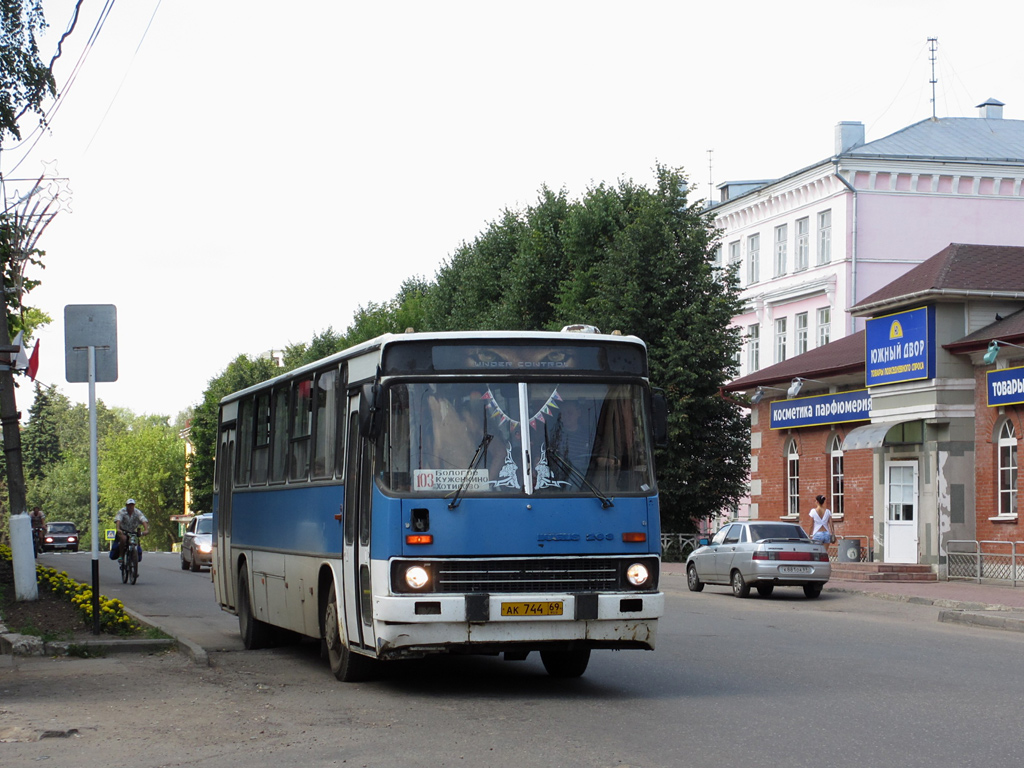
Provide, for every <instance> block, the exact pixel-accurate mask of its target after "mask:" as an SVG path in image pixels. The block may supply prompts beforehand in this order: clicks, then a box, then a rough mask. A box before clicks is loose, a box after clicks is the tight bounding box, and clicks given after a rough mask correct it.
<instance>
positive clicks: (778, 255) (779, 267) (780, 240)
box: [775, 224, 789, 277]
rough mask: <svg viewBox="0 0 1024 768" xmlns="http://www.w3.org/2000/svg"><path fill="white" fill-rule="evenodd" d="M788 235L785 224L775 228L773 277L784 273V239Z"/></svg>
mask: <svg viewBox="0 0 1024 768" xmlns="http://www.w3.org/2000/svg"><path fill="white" fill-rule="evenodd" d="M788 237H789V235H788V227H787V225H786V224H782V225H780V226H778V227H776V228H775V277H781V276H782V275H784V274H786V240H787V238H788Z"/></svg>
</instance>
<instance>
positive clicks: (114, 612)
mask: <svg viewBox="0 0 1024 768" xmlns="http://www.w3.org/2000/svg"><path fill="white" fill-rule="evenodd" d="M0 558H3V559H5V560H10V559H11V548H10V547H8V546H6V545H3V544H0ZM36 579H37V581H38V584H39V586H40V587H44V588H46V589H49V590H50V591H51V592H54V593H56V594H58V595H62V596H64V597H66V598H68V599H69V600H70V601H71V604H72V605H74V606H76V607H77V608H78V609H79V610H80V611H81V612H82V618H83V619H84V620H85V624H86V626H87V627H91V626H92V625H93V620H92V588H91V587H89V586H87V585H85V584H82V583H80V582H77V581H75V580H74V579H72V578H71V577H70V576H68V574H67V572H66V571H60V572H58V571H57V570H56V569H55V568H47V567H46V566H44V565H37V566H36ZM100 631H101V632H106V633H108V634H111V635H134V634H137V633H138V632H141V631H142V627H140V626H139V625H138V624H136V623H135V622H134V621H132V620H131V618H130V617H129V616H128V614H126V613H125V612H124V604H123V603H122V602H121V601H120V600H116V599H112V598H109V597H104V596H103V595H100Z"/></svg>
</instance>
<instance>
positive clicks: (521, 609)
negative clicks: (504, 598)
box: [501, 602, 562, 616]
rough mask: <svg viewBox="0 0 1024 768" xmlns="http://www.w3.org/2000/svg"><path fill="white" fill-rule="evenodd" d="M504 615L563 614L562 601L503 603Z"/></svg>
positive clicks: (502, 611) (502, 610)
mask: <svg viewBox="0 0 1024 768" xmlns="http://www.w3.org/2000/svg"><path fill="white" fill-rule="evenodd" d="M501 615H502V616H561V615H562V603H561V602H557V603H502V604H501Z"/></svg>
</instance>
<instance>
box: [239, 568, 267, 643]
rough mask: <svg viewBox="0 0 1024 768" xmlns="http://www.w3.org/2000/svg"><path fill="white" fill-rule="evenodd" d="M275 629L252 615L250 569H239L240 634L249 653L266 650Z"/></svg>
mask: <svg viewBox="0 0 1024 768" xmlns="http://www.w3.org/2000/svg"><path fill="white" fill-rule="evenodd" d="M272 633H273V628H272V627H271V626H270V625H269V624H267V623H266V622H263V621H260V620H259V619H257V618H256V617H255V616H253V615H252V599H251V598H250V596H249V569H248V568H246V567H245V566H244V565H243V566H242V567H241V568H239V569H238V634H240V635H241V636H242V645H244V646H245V649H246V650H247V651H255V650H258V649H260V648H266V647H267V646H269V645H270V644H271V636H272Z"/></svg>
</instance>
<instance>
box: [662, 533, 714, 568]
mask: <svg viewBox="0 0 1024 768" xmlns="http://www.w3.org/2000/svg"><path fill="white" fill-rule="evenodd" d="M702 535H703V536H704V537H705V538H709V537H708V536H707V534H699V533H663V534H661V559H662V562H666V563H685V562H686V558H687V557H689V556H690V553H691V552H693V550H695V549H696V548H697V547H698V546H700V545H699V544H698V543H697V540H698V539H700V538H701V536H702Z"/></svg>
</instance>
